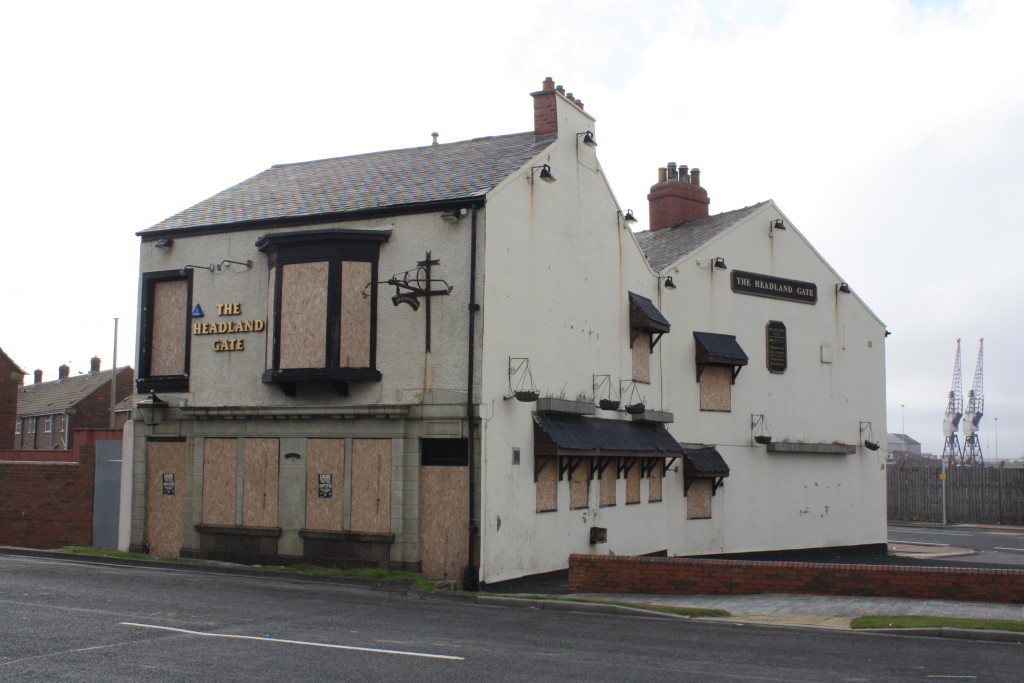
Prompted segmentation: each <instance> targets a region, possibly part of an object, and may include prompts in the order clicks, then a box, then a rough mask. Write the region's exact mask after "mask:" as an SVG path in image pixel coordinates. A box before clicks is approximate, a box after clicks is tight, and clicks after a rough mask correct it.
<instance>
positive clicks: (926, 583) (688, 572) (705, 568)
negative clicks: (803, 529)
mask: <svg viewBox="0 0 1024 683" xmlns="http://www.w3.org/2000/svg"><path fill="white" fill-rule="evenodd" d="M569 592H571V593H669V594H675V595H685V594H688V593H689V594H715V595H721V594H729V595H742V594H751V593H762V594H767V593H810V594H818V595H866V596H887V597H896V598H931V599H939V600H966V601H973V602H1011V603H1021V602H1024V570H1020V569H966V568H965V569H959V568H945V567H902V566H895V565H866V564H820V563H811V562H760V561H753V562H752V561H744V560H707V559H700V560H698V559H691V558H683V557H668V558H662V557H627V556H622V555H618V556H607V555H571V556H570V557H569Z"/></svg>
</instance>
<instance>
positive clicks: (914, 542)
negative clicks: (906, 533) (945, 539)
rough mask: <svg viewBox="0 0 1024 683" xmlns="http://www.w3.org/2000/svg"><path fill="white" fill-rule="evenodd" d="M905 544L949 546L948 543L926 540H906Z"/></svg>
mask: <svg viewBox="0 0 1024 683" xmlns="http://www.w3.org/2000/svg"><path fill="white" fill-rule="evenodd" d="M904 543H905V545H933V546H938V547H940V548H948V547H949V544H948V543H925V542H924V541H905V542H904Z"/></svg>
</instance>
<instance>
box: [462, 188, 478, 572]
mask: <svg viewBox="0 0 1024 683" xmlns="http://www.w3.org/2000/svg"><path fill="white" fill-rule="evenodd" d="M478 208H479V205H478V204H474V205H473V215H472V221H471V228H470V246H469V340H468V342H467V349H466V357H467V358H468V359H469V365H468V368H467V370H466V423H467V425H468V428H469V440H468V441H469V444H468V446H467V450H468V460H469V476H468V477H467V478H468V479H469V519H468V523H469V556H468V558H467V562H466V570H465V572H464V574H463V577H462V586H463V588H464V589H465V590H471V591H472V590H476V589H477V586H478V582H479V578H480V568H479V567H478V566H477V565H476V563H474V562H473V556H474V554H475V552H476V534H477V531H478V526H477V524H476V521H475V520H474V519H473V510H474V507H475V503H476V497H475V496H474V495H473V451H474V448H473V443H474V440H475V438H476V415H474V412H475V411H474V406H473V385H474V383H475V382H474V377H473V367H474V363H475V358H474V350H475V348H476V344H475V341H476V339H475V337H476V313H477V311H479V310H480V306H479V305H478V304H477V303H476V213H477V209H478Z"/></svg>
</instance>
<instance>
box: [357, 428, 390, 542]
mask: <svg viewBox="0 0 1024 683" xmlns="http://www.w3.org/2000/svg"><path fill="white" fill-rule="evenodd" d="M352 531H365V532H368V533H390V532H391V439H352Z"/></svg>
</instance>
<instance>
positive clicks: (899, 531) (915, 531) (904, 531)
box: [889, 528, 974, 536]
mask: <svg viewBox="0 0 1024 683" xmlns="http://www.w3.org/2000/svg"><path fill="white" fill-rule="evenodd" d="M889 531H890V532H892V533H897V534H938V535H940V536H973V535H974V534H971V533H967V532H966V531H933V530H931V529H895V528H894V529H890V530H889Z"/></svg>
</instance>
